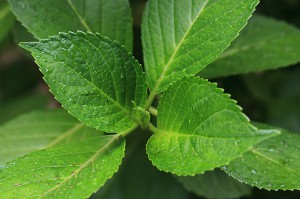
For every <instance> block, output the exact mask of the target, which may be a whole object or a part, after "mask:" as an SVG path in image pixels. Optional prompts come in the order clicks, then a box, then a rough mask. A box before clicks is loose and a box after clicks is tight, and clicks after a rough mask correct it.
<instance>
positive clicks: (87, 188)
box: [0, 134, 125, 199]
mask: <svg viewBox="0 0 300 199" xmlns="http://www.w3.org/2000/svg"><path fill="white" fill-rule="evenodd" d="M124 150H125V141H124V139H123V138H122V136H121V135H119V134H115V135H108V136H100V137H97V138H93V139H90V140H87V141H85V142H82V143H77V144H67V145H63V146H62V147H55V148H50V149H45V150H41V151H38V152H34V153H31V154H28V155H26V156H24V157H21V158H19V159H16V160H14V161H13V162H10V163H8V164H7V166H6V168H4V169H2V170H0V195H1V197H2V198H7V199H10V198H28V199H32V198H70V199H71V198H87V197H89V196H90V195H91V194H92V193H93V192H95V191H97V190H98V189H99V188H100V187H101V186H102V185H103V184H104V183H105V181H106V180H107V179H108V178H111V177H112V175H113V174H114V173H115V172H116V171H117V170H118V168H119V165H120V164H121V160H122V158H123V156H124Z"/></svg>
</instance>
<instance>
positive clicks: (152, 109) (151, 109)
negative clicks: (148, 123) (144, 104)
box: [149, 106, 157, 117]
mask: <svg viewBox="0 0 300 199" xmlns="http://www.w3.org/2000/svg"><path fill="white" fill-rule="evenodd" d="M149 113H150V114H151V115H153V116H155V117H157V109H156V108H154V107H153V106H150V107H149Z"/></svg>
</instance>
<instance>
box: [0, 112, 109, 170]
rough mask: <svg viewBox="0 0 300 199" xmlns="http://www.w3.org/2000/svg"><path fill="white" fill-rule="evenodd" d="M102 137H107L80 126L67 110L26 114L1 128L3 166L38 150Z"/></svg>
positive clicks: (0, 163) (0, 161)
mask: <svg viewBox="0 0 300 199" xmlns="http://www.w3.org/2000/svg"><path fill="white" fill-rule="evenodd" d="M100 135H103V133H101V132H99V131H97V130H96V129H92V128H89V127H87V126H86V125H84V124H83V123H80V122H78V120H77V119H75V118H74V117H72V116H71V115H70V114H68V113H67V112H66V111H65V110H60V109H59V110H48V111H34V112H31V113H28V114H24V115H22V116H20V117H17V118H16V119H14V120H11V121H9V122H7V123H5V124H4V125H3V126H1V127H0V165H1V166H2V165H4V164H5V163H6V162H8V161H12V160H14V159H16V158H19V157H21V156H23V155H25V154H27V153H30V152H32V151H35V150H40V149H43V148H49V147H53V146H56V145H59V144H66V143H72V142H80V141H82V140H84V139H89V138H91V137H95V136H100Z"/></svg>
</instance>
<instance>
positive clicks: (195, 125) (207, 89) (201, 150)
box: [147, 77, 279, 175]
mask: <svg viewBox="0 0 300 199" xmlns="http://www.w3.org/2000/svg"><path fill="white" fill-rule="evenodd" d="M153 131H154V132H155V134H154V135H153V136H152V137H151V138H150V140H149V141H148V143H147V153H148V155H149V159H150V160H151V161H152V163H153V164H154V165H155V166H156V167H157V168H158V169H160V170H163V171H167V172H168V171H169V172H172V173H174V174H177V175H195V174H201V173H203V172H204V171H207V170H213V169H214V168H216V167H220V166H223V165H226V164H228V163H229V162H230V161H231V160H233V159H235V158H238V157H239V156H241V155H242V154H243V153H245V152H246V151H248V150H249V149H250V148H251V147H252V146H253V145H254V144H256V143H258V142H260V141H262V140H264V139H267V138H269V137H272V136H274V135H277V134H278V133H279V132H278V131H276V130H265V131H264V130H257V128H255V127H254V126H252V125H251V124H250V123H249V119H248V118H247V117H246V116H245V115H244V114H243V113H242V112H241V108H240V107H239V106H237V105H236V103H235V102H234V101H233V100H231V99H230V97H229V95H228V94H224V93H223V91H222V90H221V89H219V88H217V87H216V85H215V84H211V83H208V82H207V81H206V80H203V79H199V78H197V77H190V78H183V79H182V80H180V81H178V82H177V83H175V84H174V85H173V86H171V87H170V88H169V89H168V90H167V91H166V92H165V93H164V94H163V96H162V97H161V101H160V103H159V107H158V116H157V128H155V129H153Z"/></svg>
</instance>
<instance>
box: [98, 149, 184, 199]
mask: <svg viewBox="0 0 300 199" xmlns="http://www.w3.org/2000/svg"><path fill="white" fill-rule="evenodd" d="M128 146H129V145H128ZM143 147H144V145H143ZM127 154H128V153H127ZM126 157H127V156H126ZM122 166H123V167H122V168H121V169H120V171H119V172H118V173H117V174H116V175H115V176H114V177H113V178H112V179H111V180H110V181H108V182H107V184H105V186H104V187H102V188H101V189H100V191H99V192H98V193H97V194H96V195H95V197H94V198H95V199H187V198H188V193H187V191H185V189H184V188H183V187H182V186H181V184H180V183H179V182H177V180H176V179H175V178H173V177H172V176H171V175H170V174H167V173H164V172H160V171H158V170H157V169H156V168H155V167H153V166H152V165H151V163H150V162H149V160H148V158H147V155H146V153H145V148H138V149H136V150H135V151H134V153H133V154H132V156H131V157H130V158H129V159H127V161H126V162H125V164H123V165H122ZM149 186H151V187H149Z"/></svg>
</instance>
